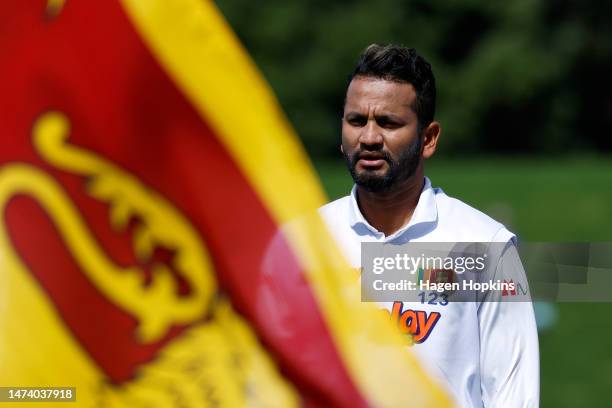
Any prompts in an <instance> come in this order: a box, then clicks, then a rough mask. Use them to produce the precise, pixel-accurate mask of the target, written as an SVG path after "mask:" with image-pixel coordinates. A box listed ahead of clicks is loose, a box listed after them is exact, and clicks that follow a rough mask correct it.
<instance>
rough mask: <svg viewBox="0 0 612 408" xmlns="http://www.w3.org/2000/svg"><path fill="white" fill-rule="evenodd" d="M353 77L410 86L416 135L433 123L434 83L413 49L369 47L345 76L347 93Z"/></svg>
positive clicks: (421, 59) (376, 45)
mask: <svg viewBox="0 0 612 408" xmlns="http://www.w3.org/2000/svg"><path fill="white" fill-rule="evenodd" d="M355 77H366V78H378V79H384V80H386V81H394V82H400V83H409V84H411V85H412V86H413V87H414V90H415V91H416V100H415V103H414V105H413V106H412V109H414V112H415V113H416V115H417V118H418V121H419V126H418V127H419V134H420V133H421V132H422V130H423V129H425V127H426V126H427V125H429V124H430V123H431V122H432V121H433V120H434V115H435V112H436V81H435V78H434V75H433V72H432V70H431V65H430V64H429V62H427V61H426V60H425V58H423V57H422V56H420V55H419V54H418V53H417V52H416V50H415V49H414V48H407V47H403V46H400V45H393V44H388V45H379V44H371V45H369V46H368V47H367V48H366V49H365V50H364V51H363V52H362V53H361V55H360V56H359V61H358V62H357V66H356V67H355V69H354V70H353V73H352V74H351V75H350V76H349V79H348V84H347V90H348V85H350V83H351V81H352V80H353V78H355Z"/></svg>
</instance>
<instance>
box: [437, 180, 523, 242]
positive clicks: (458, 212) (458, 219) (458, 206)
mask: <svg viewBox="0 0 612 408" xmlns="http://www.w3.org/2000/svg"><path fill="white" fill-rule="evenodd" d="M434 194H435V197H436V206H437V210H438V222H440V223H441V224H443V225H444V226H445V227H446V228H449V229H459V230H461V231H465V232H466V233H468V234H469V235H471V236H473V238H472V241H478V240H480V241H483V242H485V241H508V240H510V239H513V238H514V234H513V233H512V232H510V231H508V229H506V227H505V226H504V225H503V224H502V223H501V222H499V221H497V220H495V219H493V218H492V217H490V216H489V215H487V214H485V213H484V212H482V211H480V210H478V209H476V208H474V207H472V206H471V205H469V204H467V203H465V202H463V201H461V200H459V199H457V198H454V197H451V196H448V195H447V194H446V193H444V191H442V189H440V188H434Z"/></svg>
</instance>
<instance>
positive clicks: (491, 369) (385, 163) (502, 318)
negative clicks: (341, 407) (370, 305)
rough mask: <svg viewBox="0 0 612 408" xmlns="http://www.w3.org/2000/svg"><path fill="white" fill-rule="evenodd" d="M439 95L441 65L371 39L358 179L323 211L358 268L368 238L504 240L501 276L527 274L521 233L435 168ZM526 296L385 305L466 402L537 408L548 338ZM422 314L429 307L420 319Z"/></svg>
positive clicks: (356, 81)
mask: <svg viewBox="0 0 612 408" xmlns="http://www.w3.org/2000/svg"><path fill="white" fill-rule="evenodd" d="M435 101H436V88H435V81H434V76H433V73H432V71H431V67H430V65H429V64H428V63H427V62H426V61H425V59H423V57H421V56H419V55H418V54H417V53H416V52H415V50H414V49H407V48H404V47H398V46H393V45H387V46H381V45H371V46H369V47H368V48H367V49H366V50H365V51H364V52H363V54H362V55H361V57H360V59H359V62H358V64H357V67H356V68H355V70H354V72H353V74H352V75H351V77H350V80H349V85H348V88H347V91H346V99H345V104H344V115H343V118H342V145H341V151H342V153H343V154H344V156H345V158H346V163H347V165H348V169H349V171H350V173H351V176H352V177H353V180H354V181H355V186H354V187H353V189H352V191H351V194H350V195H349V196H347V197H344V198H341V199H339V200H336V201H334V202H332V203H329V204H327V205H326V206H324V207H322V208H321V209H320V213H321V215H322V217H323V218H324V220H325V221H326V223H327V224H328V226H329V227H330V230H331V232H332V234H333V235H334V237H335V238H336V239H337V241H338V242H339V244H340V246H341V248H342V249H343V250H344V252H345V253H346V255H347V257H348V259H349V261H350V262H351V263H352V265H353V266H355V267H360V266H361V265H360V263H361V257H360V254H361V252H360V251H361V243H362V242H384V243H388V244H402V243H406V242H498V243H501V245H502V247H503V252H502V254H501V256H500V259H499V262H498V264H497V266H496V273H497V274H498V276H500V277H503V278H504V279H505V278H508V280H510V279H512V280H513V281H514V282H517V281H522V282H526V281H525V277H524V271H523V269H522V266H521V264H520V260H519V258H518V254H517V251H516V248H515V237H514V235H513V234H512V233H510V232H509V231H508V230H507V229H506V228H505V227H504V226H503V225H501V224H500V223H498V222H496V221H495V220H493V219H491V218H489V217H488V216H486V215H485V214H483V213H481V212H479V211H478V210H475V209H473V208H471V207H470V206H468V205H466V204H464V203H462V202H461V201H459V200H456V199H454V198H450V197H448V196H447V195H446V194H444V192H443V191H442V190H441V189H438V188H433V187H432V186H431V182H430V180H429V179H428V178H426V177H425V175H424V160H425V159H428V158H430V157H431V156H433V154H434V153H435V151H436V147H437V144H438V140H439V137H440V133H441V128H440V124H439V123H438V122H436V121H435V120H434V112H435ZM506 294H507V293H505V294H504V295H506ZM512 294H513V295H514V294H515V293H514V292H513V293H512ZM519 295H520V294H519ZM500 300H501V298H500ZM523 300H525V301H523V302H502V301H482V300H481V301H477V302H476V301H475V302H455V303H453V302H442V301H433V302H430V301H427V299H424V300H423V301H421V302H392V303H385V304H383V306H384V307H386V308H387V309H388V310H389V312H390V316H391V317H392V318H393V319H395V320H396V321H398V320H399V319H400V317H401V316H404V314H405V313H411V314H410V315H407V316H408V317H405V318H404V319H403V323H404V329H405V330H404V331H406V332H409V333H411V334H413V335H414V336H413V338H414V339H415V340H414V343H415V344H414V347H413V350H414V352H415V354H416V355H417V356H418V358H419V359H420V361H421V362H422V364H423V365H424V366H425V368H426V369H427V370H428V371H429V372H430V374H431V375H432V376H433V377H434V378H436V379H438V381H440V382H441V383H443V384H445V385H446V387H447V388H448V389H449V391H450V393H451V394H452V395H453V396H454V398H455V399H456V401H457V402H458V403H459V405H460V406H464V407H482V406H485V407H535V406H538V404H539V354H538V339H537V331H536V325H535V319H534V314H533V308H532V306H531V303H530V302H529V301H528V300H529V298H528V296H526V297H525V299H523ZM416 316H423V319H422V322H421V323H422V324H421V325H420V326H419V325H418V324H419V322H418V321H416ZM407 321H410V322H411V324H412V323H414V325H412V326H411V328H412V329H410V328H407V327H406V322H407ZM400 326H401V324H400ZM424 331H426V333H424Z"/></svg>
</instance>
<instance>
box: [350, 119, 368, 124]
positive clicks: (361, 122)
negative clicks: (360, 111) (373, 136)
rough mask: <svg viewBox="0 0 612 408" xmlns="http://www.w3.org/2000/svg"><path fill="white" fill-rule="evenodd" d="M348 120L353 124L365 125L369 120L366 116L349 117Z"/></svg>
mask: <svg viewBox="0 0 612 408" xmlns="http://www.w3.org/2000/svg"><path fill="white" fill-rule="evenodd" d="M347 122H348V123H349V124H350V125H351V126H365V124H366V122H367V121H366V119H364V118H349V119H348V120H347Z"/></svg>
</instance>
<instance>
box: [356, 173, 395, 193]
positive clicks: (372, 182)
mask: <svg viewBox="0 0 612 408" xmlns="http://www.w3.org/2000/svg"><path fill="white" fill-rule="evenodd" d="M354 181H355V184H357V185H358V186H359V187H361V188H363V189H364V190H366V191H369V192H371V193H382V192H385V191H389V190H390V189H391V187H392V186H393V180H390V179H389V178H388V177H386V175H383V176H373V175H364V174H360V175H359V176H358V177H357V178H356V179H354Z"/></svg>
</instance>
